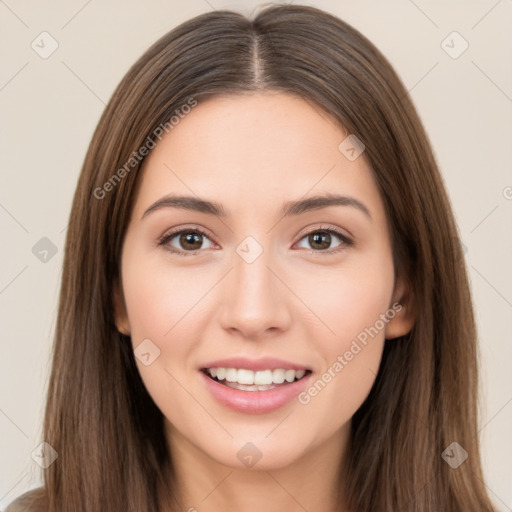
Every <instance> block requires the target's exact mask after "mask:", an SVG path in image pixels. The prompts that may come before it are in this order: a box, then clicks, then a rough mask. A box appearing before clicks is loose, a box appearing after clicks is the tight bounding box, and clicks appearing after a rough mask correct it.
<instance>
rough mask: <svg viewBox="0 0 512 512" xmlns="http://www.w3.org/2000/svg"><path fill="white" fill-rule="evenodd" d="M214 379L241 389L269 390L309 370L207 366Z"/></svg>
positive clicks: (287, 382)
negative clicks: (255, 369)
mask: <svg viewBox="0 0 512 512" xmlns="http://www.w3.org/2000/svg"><path fill="white" fill-rule="evenodd" d="M204 371H205V372H206V374H207V375H208V376H210V377H211V378H212V379H214V380H216V381H217V382H220V383H221V384H223V385H225V386H228V387H230V388H233V389H238V390H241V391H268V390H270V389H274V388H276V387H279V386H284V385H286V384H289V383H291V382H294V381H296V380H300V379H302V378H303V377H304V375H305V374H306V373H307V372H309V370H293V369H288V370H285V369H283V368H278V369H275V370H270V369H267V370H257V371H254V370H248V369H246V368H222V367H221V368H205V370H204Z"/></svg>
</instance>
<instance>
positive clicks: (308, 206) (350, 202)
mask: <svg viewBox="0 0 512 512" xmlns="http://www.w3.org/2000/svg"><path fill="white" fill-rule="evenodd" d="M329 206H351V207H354V208H356V209H358V210H360V211H361V212H363V213H364V214H365V215H366V216H367V217H368V218H369V219H370V220H371V219H372V216H371V214H370V211H369V209H368V208H367V207H366V206H365V205H364V204H363V203H362V202H361V201H359V200H357V199H355V198H354V197H350V196H341V195H336V194H323V195H317V196H313V197H308V198H307V199H299V200H297V201H288V202H286V203H284V205H283V206H282V208H281V211H280V214H281V216H282V217H289V216H294V215H301V214H303V213H306V212H309V211H313V210H320V209H322V208H328V207H329ZM161 208H179V209H183V210H191V211H195V212H200V213H205V214H208V215H215V216H218V217H222V218H226V217H230V216H231V214H230V213H229V212H228V211H227V210H226V209H225V208H224V206H222V204H220V203H217V202H215V201H208V200H207V199H201V198H199V197H193V196H176V195H167V196H164V197H162V198H160V199H158V200H157V201H155V202H154V203H153V204H152V205H151V206H150V207H149V208H148V209H147V210H146V211H145V212H144V214H143V215H142V217H141V219H143V218H144V217H146V216H147V215H148V214H149V213H151V212H154V211H156V210H160V209H161Z"/></svg>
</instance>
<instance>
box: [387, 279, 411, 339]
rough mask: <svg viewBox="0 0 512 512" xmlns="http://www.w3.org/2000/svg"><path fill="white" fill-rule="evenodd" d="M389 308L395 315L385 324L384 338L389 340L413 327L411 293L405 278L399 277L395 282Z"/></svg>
mask: <svg viewBox="0 0 512 512" xmlns="http://www.w3.org/2000/svg"><path fill="white" fill-rule="evenodd" d="M389 309H390V310H393V311H394V312H395V315H394V317H393V318H391V320H390V321H389V322H388V324H387V325H386V339H387V340H391V339H393V338H399V337H400V336H404V335H405V334H408V333H409V332H410V331H411V330H412V328H413V327H414V323H415V321H416V313H415V308H414V300H413V296H412V293H411V292H410V289H409V287H408V286H407V285H406V282H405V280H403V279H401V278H400V277H399V278H397V280H396V282H395V289H394V290H393V297H392V299H391V304H390V305H389Z"/></svg>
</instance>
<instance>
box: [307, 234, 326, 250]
mask: <svg viewBox="0 0 512 512" xmlns="http://www.w3.org/2000/svg"><path fill="white" fill-rule="evenodd" d="M311 236H312V238H313V241H314V243H320V245H322V248H323V249H326V248H328V247H329V245H330V236H331V235H330V234H329V233H326V232H322V233H315V234H313V235H311ZM322 237H328V238H327V242H325V241H324V243H323V244H322V243H321V240H320V239H321V238H322ZM310 242H311V240H310ZM312 245H313V244H312Z"/></svg>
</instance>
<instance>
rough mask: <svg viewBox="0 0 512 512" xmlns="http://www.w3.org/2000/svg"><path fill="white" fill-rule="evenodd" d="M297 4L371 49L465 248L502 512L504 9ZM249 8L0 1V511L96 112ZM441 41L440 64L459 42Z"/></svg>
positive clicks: (249, 4)
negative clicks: (172, 48) (434, 166)
mask: <svg viewBox="0 0 512 512" xmlns="http://www.w3.org/2000/svg"><path fill="white" fill-rule="evenodd" d="M308 3H309V5H315V6H318V7H320V8H323V9H325V10H328V11H330V12H332V13H334V14H336V15H338V16H339V17H341V18H342V19H344V20H346V21H348V22H349V23H351V24H352V25H354V26H355V27H356V28H358V29H359V30H360V31H361V32H362V33H363V34H365V35H366V36H367V37H368V38H369V39H371V40H372V41H373V42H374V43H375V44H376V45H377V47H379V48H380V49H381V50H382V51H383V53H384V54H385V55H386V56H387V57H388V58H389V59H390V61H391V62H392V64H393V65H394V66H395V68H396V70H397V71H398V73H399V75H400V76H401V77H402V79H403V81H404V83H405V85H406V86H407V88H408V89H409V90H410V92H411V96H412V98H413V100H414V102H415V104H416V105H417V108H418V110H419V113H420V116H421V118H422V119H423V122H424V124H425V127H426V129H427V132H428V134H429V136H430V138H431V142H432V145H433V148H434V152H435V154H436V157H437V159H438V162H439V165H440V167H441V170H442V173H443V175H444V178H445V180H446V185H447V187H448V190H449V193H450V196H451V198H452V202H453V207H454V210H455V213H456V216H457V220H458V223H459V227H460V232H461V236H462V239H463V241H464V244H465V246H466V247H467V253H466V263H467V266H468V269H469V274H470V278H471V284H472V289H473V293H474V299H475V304H476V314H477V320H478V327H479V334H480V349H481V368H482V391H483V394H482V396H483V403H482V417H481V420H480V433H479V435H480V438H481V442H482V453H483V459H484V469H485V472H486V479H487V482H486V484H487V486H488V488H489V492H490V494H491V497H492V498H493V499H494V500H495V502H496V505H497V506H498V509H499V510H502V511H510V510H512V486H511V485H510V483H511V479H512V478H511V477H512V440H511V432H512V429H511V426H512V377H511V373H512V372H511V371H510V364H511V361H512V333H511V331H512V330H511V325H512V269H511V262H512V229H511V228H512V172H511V163H512V122H511V119H512V67H511V62H512V59H511V56H512V31H511V30H510V28H511V27H512V23H511V22H512V1H511V0H499V1H496V0H479V1H467V0H466V1H460V2H456V1H448V2H447V1H430V2H427V1H426V0H416V1H415V2H413V1H412V0H392V1H387V2H378V1H377V0H372V1H358V2H356V1H334V0H318V1H316V2H308ZM258 4H259V2H256V1H254V2H253V1H233V2H223V1H222V0H191V1H188V2H178V1H177V0H166V1H163V0H160V1H157V0H154V1H152V2H142V1H138V2H137V1H134V0H131V1H124V2H121V1H113V0H89V1H85V0H72V1H69V0H68V1H64V0H59V1H53V2H51V1H50V2H28V1H25V0H6V1H5V2H4V1H0V33H1V34H2V42H3V44H2V48H1V59H2V60H1V62H2V65H1V67H0V108H1V116H2V117H1V119H2V137H1V142H0V144H1V148H0V156H1V170H2V174H1V188H0V225H1V229H2V251H1V253H2V265H1V267H0V311H1V319H2V321H1V329H2V332H1V335H2V338H1V358H0V379H1V386H0V453H1V454H0V508H3V507H5V506H6V505H7V504H8V503H9V502H10V501H12V500H13V499H14V498H15V497H16V496H17V495H18V494H21V493H22V492H23V491H25V490H27V489H29V488H31V487H35V486H37V485H38V483H39V481H40V477H41V473H40V470H39V467H38V466H37V465H36V464H35V462H34V461H33V460H32V458H31V453H32V451H33V450H34V449H35V448H36V446H37V445H38V444H39V442H40V435H41V417H42V409H43V404H44V394H45V386H46V383H47V377H48V370H49V355H50V346H51V336H52V333H53V329H54V325H55V317H56V304H57V294H58V287H59V280H60V275H61V264H62V248H63V243H64V238H65V234H66V231H65V230H66V224H67V217H68V214H69V209H70V205H71V199H72V194H73V191H74V187H75V184H76V180H77V177H78V173H79V170H80V167H81V164H82V161H83V158H84V154H85V151H86V149H87V146H88V144H89V140H90V137H91V135H92V131H93V129H94V127H95V125H96V123H97V121H98V119H99V116H100V114H101V112H102V110H103V108H104V104H105V103H106V102H107V101H108V99H109V97H110V95H111V94H112V92H113V90H114V88H115V86H116V85H117V84H118V82H119V81H120V79H121V78H122V76H123V75H124V73H125V72H126V71H127V69H128V67H129V66H130V65H131V64H132V63H133V62H134V61H135V60H136V58H138V57H139V56H140V55H141V53H142V52H143V51H144V50H145V49H146V48H147V47H148V46H149V45H150V44H151V43H152V42H153V41H155V40H156V39H157V38H158V37H160V36H161V35H163V34H164V33H166V32H167V31H168V30H170V29H171V28H172V27H174V26H176V25H178V24H179V23H181V22H182V21H185V20H186V19H189V18H190V17H192V16H194V15H197V14H200V13H203V12H207V11H209V10H211V9H221V8H234V9H236V10H239V11H241V12H244V13H249V12H250V11H251V10H252V8H253V7H254V6H256V5H258ZM43 31H47V32H48V33H49V34H51V36H52V37H53V38H54V39H55V40H56V41H57V43H58V45H59V46H58V48H57V50H56V51H55V52H54V53H53V54H52V55H50V56H49V57H48V58H47V59H43V58H41V57H40V56H39V55H38V53H36V52H35V51H34V50H33V49H32V48H31V43H32V41H34V40H35V41H36V43H37V42H38V41H40V38H39V39H38V36H39V34H40V33H41V32H43ZM453 31H457V32H458V33H459V34H460V35H461V36H462V37H463V38H464V40H466V41H467V42H468V44H469V48H468V49H467V50H466V51H465V52H464V53H463V54H462V55H460V57H458V58H456V59H454V58H452V57H450V56H449V55H448V54H447V53H446V52H445V51H444V50H443V48H442V46H441V43H442V41H443V40H444V39H445V38H446V37H447V36H448V35H449V34H451V33H452V32H453ZM45 37H47V36H45ZM453 37H454V36H451V38H449V39H448V44H449V45H451V46H454V49H452V50H451V51H452V53H453V51H455V50H457V49H460V48H462V46H460V45H461V44H463V42H462V41H461V40H457V39H456V37H457V36H455V39H453ZM452 40H453V41H454V43H451V41H452ZM46 41H47V43H46V44H45V48H46V49H48V48H50V46H49V43H50V40H49V39H47V40H46ZM36 43H34V44H36ZM40 51H42V50H40ZM43 237H47V238H48V239H49V240H51V242H52V244H54V245H55V248H56V250H57V252H56V254H55V255H54V256H52V253H51V252H49V253H48V255H47V261H46V262H43V261H41V260H40V259H39V258H38V257H36V255H35V254H34V253H33V252H32V248H33V247H34V246H35V245H36V243H38V242H39V240H40V239H41V238H43ZM39 243H40V244H44V243H47V242H39ZM37 247H39V246H37ZM35 252H36V253H37V251H35ZM39 257H42V255H41V253H40V254H39ZM69 300H73V297H69ZM439 455H440V456H441V454H439ZM470 456H471V454H470Z"/></svg>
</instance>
